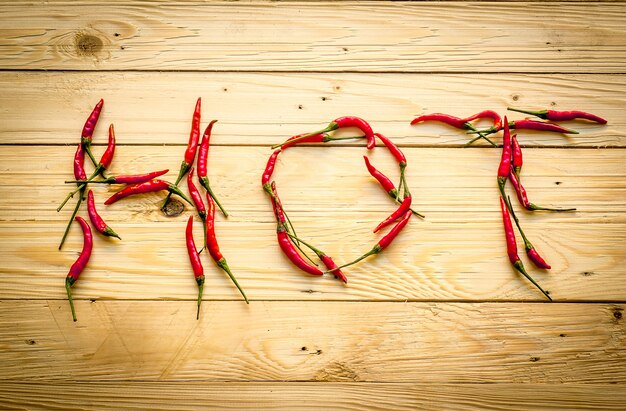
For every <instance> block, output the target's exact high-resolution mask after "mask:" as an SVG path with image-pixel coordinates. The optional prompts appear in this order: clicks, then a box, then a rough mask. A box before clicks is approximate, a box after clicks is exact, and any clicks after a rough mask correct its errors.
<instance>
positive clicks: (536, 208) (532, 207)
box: [530, 203, 576, 212]
mask: <svg viewBox="0 0 626 411" xmlns="http://www.w3.org/2000/svg"><path fill="white" fill-rule="evenodd" d="M530 209H531V210H532V211H556V212H563V211H576V208H549V207H539V206H537V205H535V204H533V203H530Z"/></svg>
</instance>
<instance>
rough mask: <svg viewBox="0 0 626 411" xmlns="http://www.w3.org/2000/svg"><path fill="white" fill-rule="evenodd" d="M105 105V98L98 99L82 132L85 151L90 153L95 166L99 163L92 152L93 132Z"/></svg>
mask: <svg viewBox="0 0 626 411" xmlns="http://www.w3.org/2000/svg"><path fill="white" fill-rule="evenodd" d="M103 105H104V100H103V99H100V101H98V104H96V106H95V107H94V108H93V111H92V112H91V114H90V115H89V117H87V121H85V125H84V126H83V131H82V133H81V139H80V141H81V144H82V145H83V147H84V148H85V151H86V152H87V154H88V155H89V158H90V159H91V161H92V162H93V165H94V166H98V163H96V159H95V157H94V156H93V154H92V153H91V141H92V138H93V132H94V130H95V128H96V124H98V119H99V118H100V113H101V112H102V106H103Z"/></svg>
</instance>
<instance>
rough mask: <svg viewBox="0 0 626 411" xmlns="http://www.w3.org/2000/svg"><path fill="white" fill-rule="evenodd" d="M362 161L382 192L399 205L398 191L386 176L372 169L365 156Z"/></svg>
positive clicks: (420, 215)
mask: <svg viewBox="0 0 626 411" xmlns="http://www.w3.org/2000/svg"><path fill="white" fill-rule="evenodd" d="M363 160H365V166H366V167H367V171H369V173H370V175H371V176H372V177H374V178H375V179H376V180H377V181H378V183H379V184H380V186H381V187H382V188H383V190H385V191H386V192H387V194H389V197H391V198H393V199H394V201H395V202H397V203H400V201H399V200H398V189H397V188H396V186H395V185H394V184H393V182H392V181H391V180H390V179H389V177H387V176H386V175H384V174H383V173H381V172H380V171H379V170H378V169H377V168H376V167H374V166H373V165H372V163H370V160H369V158H367V156H363ZM411 212H412V213H413V214H415V215H416V216H418V217H421V218H424V215H422V214H420V213H418V212H417V211H415V210H413V209H411Z"/></svg>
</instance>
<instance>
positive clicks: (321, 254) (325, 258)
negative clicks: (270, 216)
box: [279, 204, 348, 283]
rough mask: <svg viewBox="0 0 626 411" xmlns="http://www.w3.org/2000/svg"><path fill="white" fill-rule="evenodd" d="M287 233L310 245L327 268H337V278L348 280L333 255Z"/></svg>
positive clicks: (295, 238)
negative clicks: (330, 255)
mask: <svg viewBox="0 0 626 411" xmlns="http://www.w3.org/2000/svg"><path fill="white" fill-rule="evenodd" d="M279 206H280V204H279ZM287 234H288V235H289V237H291V238H292V239H293V240H298V241H300V242H301V243H302V244H304V245H305V246H307V247H309V248H310V249H311V250H312V251H313V252H314V253H315V254H317V256H318V257H319V259H320V260H321V261H322V263H324V265H325V266H326V268H327V269H329V270H334V269H337V270H336V271H333V274H334V276H335V278H338V279H340V280H341V281H343V282H344V283H347V282H348V278H347V277H346V275H345V274H344V273H343V272H342V271H341V270H339V267H338V266H337V264H335V262H334V261H333V259H332V258H331V257H329V256H328V255H327V254H325V253H324V252H323V251H322V250H320V249H318V248H316V247H314V246H312V245H311V244H309V243H307V242H306V241H304V240H302V239H300V238H298V237H296V236H295V235H292V234H289V233H287Z"/></svg>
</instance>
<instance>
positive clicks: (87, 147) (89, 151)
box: [83, 142, 100, 172]
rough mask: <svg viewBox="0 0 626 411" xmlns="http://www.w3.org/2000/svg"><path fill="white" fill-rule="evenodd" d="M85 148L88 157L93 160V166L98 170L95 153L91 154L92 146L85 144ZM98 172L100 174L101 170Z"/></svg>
mask: <svg viewBox="0 0 626 411" xmlns="http://www.w3.org/2000/svg"><path fill="white" fill-rule="evenodd" d="M83 148H84V149H85V151H86V152H87V155H88V156H89V158H90V159H91V162H92V163H93V166H94V167H96V168H97V167H98V164H99V163H98V162H97V161H96V158H95V157H94V156H93V153H92V152H91V144H86V143H84V142H83ZM98 172H100V170H98Z"/></svg>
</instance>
